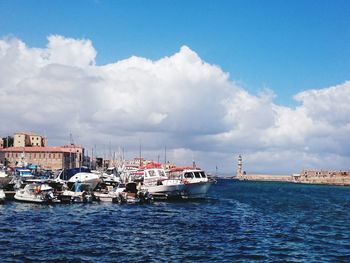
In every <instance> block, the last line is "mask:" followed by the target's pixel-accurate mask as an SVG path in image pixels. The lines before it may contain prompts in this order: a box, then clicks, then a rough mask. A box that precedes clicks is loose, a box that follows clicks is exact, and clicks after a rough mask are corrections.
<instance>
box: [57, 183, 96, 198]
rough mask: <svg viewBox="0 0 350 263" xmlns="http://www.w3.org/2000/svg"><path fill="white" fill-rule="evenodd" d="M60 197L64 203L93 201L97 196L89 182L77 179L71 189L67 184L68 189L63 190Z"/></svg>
mask: <svg viewBox="0 0 350 263" xmlns="http://www.w3.org/2000/svg"><path fill="white" fill-rule="evenodd" d="M58 199H59V200H60V201H61V202H62V203H91V202H92V201H94V200H95V197H94V194H93V193H92V191H91V188H90V184H89V183H81V182H79V181H77V182H75V183H74V184H73V186H72V188H71V189H70V188H68V186H66V189H65V190H63V191H62V193H61V194H60V195H59V196H58Z"/></svg>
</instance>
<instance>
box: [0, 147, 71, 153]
mask: <svg viewBox="0 0 350 263" xmlns="http://www.w3.org/2000/svg"><path fill="white" fill-rule="evenodd" d="M69 150H70V149H69V148H64V147H61V146H47V147H38V146H32V147H8V148H3V149H0V151H1V152H27V153H31V152H66V153H69V152H70V151H69ZM72 153H73V151H72Z"/></svg>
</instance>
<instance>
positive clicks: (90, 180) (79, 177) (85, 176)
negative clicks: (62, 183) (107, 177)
mask: <svg viewBox="0 0 350 263" xmlns="http://www.w3.org/2000/svg"><path fill="white" fill-rule="evenodd" d="M76 182H80V183H84V184H89V185H90V189H91V190H93V189H95V188H96V186H97V185H98V184H99V183H100V182H101V179H100V177H99V176H98V175H97V174H94V173H77V174H75V175H74V176H72V177H71V178H70V179H69V180H68V184H69V183H73V184H74V183H76Z"/></svg>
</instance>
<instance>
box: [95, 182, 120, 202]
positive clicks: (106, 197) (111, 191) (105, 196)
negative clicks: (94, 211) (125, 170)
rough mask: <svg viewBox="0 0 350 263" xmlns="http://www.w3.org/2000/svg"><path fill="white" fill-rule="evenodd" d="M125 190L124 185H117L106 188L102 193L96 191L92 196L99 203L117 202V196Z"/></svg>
mask: <svg viewBox="0 0 350 263" xmlns="http://www.w3.org/2000/svg"><path fill="white" fill-rule="evenodd" d="M124 190H125V184H124V183H119V184H117V186H115V187H112V186H107V189H105V190H103V191H96V192H94V195H95V197H96V200H98V201H101V202H118V200H117V199H118V196H119V194H120V193H122V192H123V191H124Z"/></svg>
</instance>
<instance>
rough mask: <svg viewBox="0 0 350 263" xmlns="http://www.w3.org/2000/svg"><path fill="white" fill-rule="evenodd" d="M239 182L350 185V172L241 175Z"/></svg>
mask: <svg viewBox="0 0 350 263" xmlns="http://www.w3.org/2000/svg"><path fill="white" fill-rule="evenodd" d="M235 179H237V180H242V181H244V180H246V181H266V182H291V183H302V184H327V185H350V171H329V170H303V171H302V172H301V173H300V174H293V175H268V174H244V173H243V174H240V175H238V176H236V177H235Z"/></svg>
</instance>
